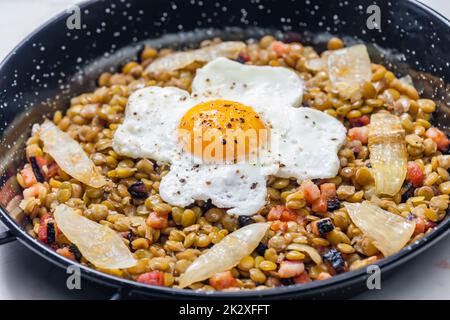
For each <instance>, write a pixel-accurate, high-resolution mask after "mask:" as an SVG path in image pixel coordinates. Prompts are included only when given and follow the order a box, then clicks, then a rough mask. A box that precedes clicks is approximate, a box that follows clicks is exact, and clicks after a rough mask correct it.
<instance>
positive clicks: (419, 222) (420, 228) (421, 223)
mask: <svg viewBox="0 0 450 320" xmlns="http://www.w3.org/2000/svg"><path fill="white" fill-rule="evenodd" d="M414 221H415V222H416V228H415V229H414V233H413V235H414V236H416V235H418V234H421V233H424V232H425V219H423V218H420V217H417V218H416V219H415V220H414Z"/></svg>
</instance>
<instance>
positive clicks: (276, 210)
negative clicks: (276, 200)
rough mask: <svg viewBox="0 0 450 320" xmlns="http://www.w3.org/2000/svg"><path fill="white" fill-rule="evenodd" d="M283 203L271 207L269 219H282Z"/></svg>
mask: <svg viewBox="0 0 450 320" xmlns="http://www.w3.org/2000/svg"><path fill="white" fill-rule="evenodd" d="M283 207H285V206H283V205H278V206H275V207H273V208H272V209H270V211H269V214H268V215H267V220H269V221H275V220H280V218H281V213H282V212H283Z"/></svg>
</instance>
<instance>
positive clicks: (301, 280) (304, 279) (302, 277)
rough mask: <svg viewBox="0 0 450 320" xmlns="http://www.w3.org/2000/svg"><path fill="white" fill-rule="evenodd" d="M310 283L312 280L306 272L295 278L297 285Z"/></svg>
mask: <svg viewBox="0 0 450 320" xmlns="http://www.w3.org/2000/svg"><path fill="white" fill-rule="evenodd" d="M308 282H311V278H310V277H309V275H308V274H307V273H306V272H302V273H301V274H300V275H298V276H296V277H294V283H295V284H303V283H308Z"/></svg>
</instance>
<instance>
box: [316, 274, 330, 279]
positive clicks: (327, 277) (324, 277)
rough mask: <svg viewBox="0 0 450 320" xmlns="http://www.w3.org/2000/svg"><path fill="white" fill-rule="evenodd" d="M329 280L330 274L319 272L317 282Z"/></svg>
mask: <svg viewBox="0 0 450 320" xmlns="http://www.w3.org/2000/svg"><path fill="white" fill-rule="evenodd" d="M330 278H331V274H329V273H328V272H321V273H319V275H318V276H317V280H326V279H330Z"/></svg>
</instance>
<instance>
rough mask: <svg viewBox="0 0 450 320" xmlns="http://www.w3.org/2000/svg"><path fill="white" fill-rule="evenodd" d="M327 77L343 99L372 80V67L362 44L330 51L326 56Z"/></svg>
mask: <svg viewBox="0 0 450 320" xmlns="http://www.w3.org/2000/svg"><path fill="white" fill-rule="evenodd" d="M328 76H329V78H330V81H331V83H332V84H333V86H334V87H335V88H336V89H337V90H338V91H339V93H340V94H341V95H342V96H344V97H348V98H349V97H351V95H352V94H353V93H355V92H356V91H357V90H359V88H360V85H361V84H362V83H363V82H364V81H370V79H371V78H372V65H371V62H370V58H369V54H368V53H367V48H366V46H365V45H363V44H359V45H355V46H352V47H348V48H344V49H339V50H336V51H332V53H331V54H330V55H329V56H328Z"/></svg>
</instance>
